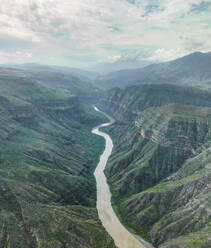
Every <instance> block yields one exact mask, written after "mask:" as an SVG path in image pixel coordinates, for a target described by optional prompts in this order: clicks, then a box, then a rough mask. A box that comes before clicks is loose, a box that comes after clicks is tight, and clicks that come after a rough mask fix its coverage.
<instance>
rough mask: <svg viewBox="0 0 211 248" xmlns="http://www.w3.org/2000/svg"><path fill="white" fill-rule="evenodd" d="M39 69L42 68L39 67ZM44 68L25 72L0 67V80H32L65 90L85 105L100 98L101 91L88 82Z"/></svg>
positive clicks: (23, 70) (24, 70)
mask: <svg viewBox="0 0 211 248" xmlns="http://www.w3.org/2000/svg"><path fill="white" fill-rule="evenodd" d="M46 67H47V66H46ZM46 67H44V68H46ZM29 68H31V67H29ZM41 68H43V67H42V66H41ZM44 68H43V69H40V66H38V67H37V69H36V70H35V69H33V70H31V69H30V70H29V69H27V70H26V69H16V68H5V67H0V79H13V80H17V79H18V80H22V79H24V80H29V81H31V80H33V81H35V82H39V83H40V84H42V85H44V86H50V87H54V88H58V89H65V90H68V91H70V92H71V94H74V95H76V96H78V98H79V99H80V101H82V102H85V103H95V102H96V101H97V100H98V99H99V98H100V97H101V96H102V91H101V90H99V89H98V88H97V87H95V86H93V84H91V83H90V82H89V81H86V80H82V79H80V78H78V77H76V76H73V75H72V74H69V73H64V72H59V71H56V70H54V69H52V70H46V69H44Z"/></svg>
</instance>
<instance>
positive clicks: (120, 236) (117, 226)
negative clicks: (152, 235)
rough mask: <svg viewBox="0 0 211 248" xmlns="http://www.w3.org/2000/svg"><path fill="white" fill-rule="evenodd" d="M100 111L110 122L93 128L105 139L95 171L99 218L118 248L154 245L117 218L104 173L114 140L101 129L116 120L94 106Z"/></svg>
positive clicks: (94, 131)
mask: <svg viewBox="0 0 211 248" xmlns="http://www.w3.org/2000/svg"><path fill="white" fill-rule="evenodd" d="M94 109H95V110H96V111H98V112H101V113H102V114H104V115H105V116H106V117H108V118H109V120H110V122H108V123H105V124H102V125H99V126H97V127H95V128H94V129H93V130H92V133H94V134H96V135H99V136H102V137H103V138H104V139H105V142H106V143H105V150H104V152H103V153H102V155H101V156H100V160H99V163H98V165H97V168H96V170H95V172H94V175H95V178H96V183H97V210H98V215H99V218H100V220H101V222H102V224H103V226H104V227H105V229H106V231H107V232H108V233H109V234H110V236H111V237H112V238H113V240H114V242H115V245H116V246H117V247H118V248H148V247H152V246H151V245H150V244H148V243H145V242H144V241H143V240H142V239H141V238H140V237H135V235H133V234H131V233H130V232H129V231H128V230H127V229H126V228H125V227H124V226H123V225H122V224H121V222H120V221H119V219H118V218H117V216H116V214H115V212H114V210H113V208H112V205H111V193H110V190H109V186H108V184H107V180H106V177H105V174H104V169H105V166H106V163H107V161H108V158H109V156H110V155H111V152H112V148H113V142H112V140H111V138H110V136H109V135H108V134H106V133H104V132H102V131H99V129H100V128H101V127H105V126H109V125H111V124H113V123H114V120H113V119H112V118H111V117H109V116H108V115H107V114H105V113H103V112H102V111H100V110H99V109H98V108H96V107H94Z"/></svg>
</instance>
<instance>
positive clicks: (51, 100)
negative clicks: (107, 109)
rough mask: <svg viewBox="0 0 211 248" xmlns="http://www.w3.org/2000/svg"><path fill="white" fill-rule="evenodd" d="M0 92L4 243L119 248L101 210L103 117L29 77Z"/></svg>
mask: <svg viewBox="0 0 211 248" xmlns="http://www.w3.org/2000/svg"><path fill="white" fill-rule="evenodd" d="M18 73H23V72H20V71H18ZM0 89H1V90H0V112H1V115H0V140H1V142H0V151H1V153H0V210H1V211H0V223H1V226H0V246H1V247H11V248H29V247H31V248H32V247H41V248H50V247H72V248H75V247H84V248H85V247H86V248H87V247H90V248H93V247H96V248H98V247H107V248H109V247H110V248H111V247H114V244H113V241H112V240H111V238H110V236H109V235H108V234H107V232H106V231H105V230H104V228H103V227H102V225H101V223H100V221H99V219H98V215H97V210H96V207H95V205H96V202H95V201H96V193H95V191H96V189H95V180H94V176H93V171H94V169H95V166H96V164H97V160H98V155H99V154H100V152H102V150H103V141H102V140H101V139H100V138H99V137H97V136H95V135H92V134H91V129H92V127H93V126H95V125H97V124H99V123H101V122H102V117H101V116H99V115H96V114H95V112H94V111H92V110H91V109H90V110H89V111H88V110H86V109H84V108H83V106H82V105H81V104H80V102H79V100H78V98H77V97H76V96H74V95H73V94H70V93H69V91H65V90H58V89H54V88H51V87H49V86H43V84H41V83H37V82H35V81H34V80H29V79H28V78H27V77H26V78H24V77H21V78H19V77H17V78H15V77H14V78H11V77H10V78H6V77H4V78H0Z"/></svg>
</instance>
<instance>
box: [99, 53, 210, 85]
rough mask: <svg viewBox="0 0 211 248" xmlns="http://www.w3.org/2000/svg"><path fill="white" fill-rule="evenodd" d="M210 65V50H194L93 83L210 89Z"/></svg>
mask: <svg viewBox="0 0 211 248" xmlns="http://www.w3.org/2000/svg"><path fill="white" fill-rule="evenodd" d="M210 66H211V52H210V53H201V52H196V53H192V54H190V55H187V56H185V57H182V58H179V59H176V60H173V61H170V62H165V63H160V64H153V65H149V66H146V67H144V68H141V69H134V70H120V71H118V72H113V73H110V74H107V75H103V76H100V77H98V78H97V79H96V81H95V84H96V85H98V87H101V88H105V89H109V88H112V87H121V88H124V87H126V86H129V85H138V84H146V83H147V84H148V83H151V84H163V83H168V84H177V85H189V86H196V87H202V88H205V89H211V71H210Z"/></svg>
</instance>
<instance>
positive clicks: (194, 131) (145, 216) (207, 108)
mask: <svg viewBox="0 0 211 248" xmlns="http://www.w3.org/2000/svg"><path fill="white" fill-rule="evenodd" d="M210 99H211V93H209V92H206V91H203V90H199V89H197V88H195V89H194V88H192V87H187V86H186V87H184V86H174V85H140V86H132V87H130V88H126V89H124V90H122V89H112V90H110V91H109V92H108V94H107V97H106V98H105V99H104V100H103V101H101V103H100V104H99V108H101V109H102V110H104V111H106V112H107V113H109V114H111V115H112V116H113V117H114V118H116V123H115V124H114V125H113V126H112V127H110V128H107V131H108V132H109V134H110V135H111V136H112V138H113V141H114V150H113V153H112V155H111V157H110V159H109V163H108V165H107V167H106V170H105V172H106V175H107V178H108V182H109V184H110V187H111V191H112V196H113V205H114V207H115V209H116V211H117V213H118V216H119V217H120V219H121V221H122V222H123V223H124V224H125V225H126V226H127V227H129V228H132V229H133V231H134V232H135V233H137V234H139V235H140V236H141V237H144V238H145V239H146V240H148V241H150V242H152V244H153V245H154V246H155V247H159V248H174V247H177V248H183V247H187V248H190V247H197V248H202V247H210V245H211V243H210V238H209V237H210V235H211V228H210V211H211V210H210V207H211V201H210V199H211V197H210V196H211V195H210V179H211V167H210V162H211V156H210V155H211V153H210V150H211V105H210V104H211V101H210Z"/></svg>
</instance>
